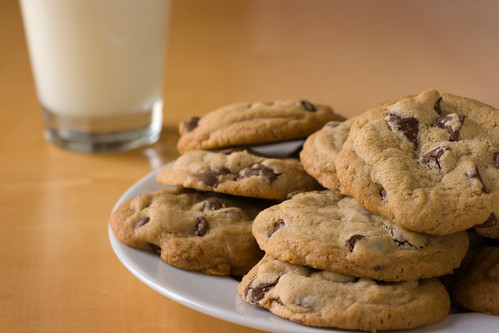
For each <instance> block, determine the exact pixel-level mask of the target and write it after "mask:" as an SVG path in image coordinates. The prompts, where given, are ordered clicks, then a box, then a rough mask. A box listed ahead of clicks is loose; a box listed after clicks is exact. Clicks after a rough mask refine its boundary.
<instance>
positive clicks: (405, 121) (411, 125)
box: [388, 113, 419, 148]
mask: <svg viewBox="0 0 499 333" xmlns="http://www.w3.org/2000/svg"><path fill="white" fill-rule="evenodd" d="M388 126H389V127H390V129H391V130H392V131H393V130H396V131H400V132H402V133H403V134H404V135H405V137H406V138H407V140H409V141H410V142H412V143H413V144H414V148H417V147H418V132H419V121H418V120H417V119H416V118H414V117H401V116H399V115H396V114H394V113H390V114H389V115H388Z"/></svg>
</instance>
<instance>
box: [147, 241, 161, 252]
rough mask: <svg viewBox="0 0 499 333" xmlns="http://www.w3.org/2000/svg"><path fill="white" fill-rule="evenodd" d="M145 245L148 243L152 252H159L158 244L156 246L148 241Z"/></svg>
mask: <svg viewBox="0 0 499 333" xmlns="http://www.w3.org/2000/svg"><path fill="white" fill-rule="evenodd" d="M147 245H149V247H150V248H151V250H152V251H153V252H154V253H157V254H161V248H160V247H159V246H157V245H156V244H153V243H148V244H147Z"/></svg>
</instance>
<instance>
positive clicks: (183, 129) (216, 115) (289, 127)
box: [177, 100, 344, 153]
mask: <svg viewBox="0 0 499 333" xmlns="http://www.w3.org/2000/svg"><path fill="white" fill-rule="evenodd" d="M343 119H344V118H343V117H342V116H340V115H338V114H336V113H334V111H333V109H332V108H331V107H329V106H327V105H323V104H315V103H311V102H308V101H305V100H302V101H281V100H280V101H275V102H269V103H261V102H257V103H252V104H250V103H236V104H231V105H228V106H225V107H222V108H220V109H217V110H214V111H211V112H209V113H207V114H205V115H204V116H202V117H192V118H189V119H186V120H184V121H183V122H181V123H180V124H179V133H180V139H179V141H178V143H177V149H178V151H179V152H180V153H185V152H187V151H190V150H199V149H217V148H224V147H229V146H239V145H251V144H260V143H268V142H277V141H284V140H291V139H301V138H305V137H307V136H308V135H310V134H312V133H313V132H315V131H317V130H318V129H319V128H321V127H322V126H323V125H324V124H325V123H327V122H328V121H332V120H343Z"/></svg>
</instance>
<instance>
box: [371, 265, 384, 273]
mask: <svg viewBox="0 0 499 333" xmlns="http://www.w3.org/2000/svg"><path fill="white" fill-rule="evenodd" d="M383 268H385V266H382V265H376V266H374V267H373V270H375V271H376V272H378V271H380V270H382V269H383Z"/></svg>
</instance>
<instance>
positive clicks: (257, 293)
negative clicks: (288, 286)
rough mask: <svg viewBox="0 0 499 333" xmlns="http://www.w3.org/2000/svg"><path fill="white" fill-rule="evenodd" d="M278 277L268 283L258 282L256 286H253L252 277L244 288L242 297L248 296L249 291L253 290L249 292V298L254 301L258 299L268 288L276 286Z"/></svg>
mask: <svg viewBox="0 0 499 333" xmlns="http://www.w3.org/2000/svg"><path fill="white" fill-rule="evenodd" d="M279 278H280V277H278V278H277V280H276V281H275V282H270V283H260V284H259V285H258V286H256V287H253V286H252V285H253V282H254V281H255V280H254V279H253V280H252V281H251V282H250V283H249V284H248V286H247V287H246V289H244V297H248V294H249V291H250V290H251V291H253V293H252V294H251V300H252V301H254V302H258V301H260V300H261V299H262V298H263V297H264V296H265V293H266V292H268V291H269V290H270V289H272V288H273V287H275V286H276V284H277V282H279Z"/></svg>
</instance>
